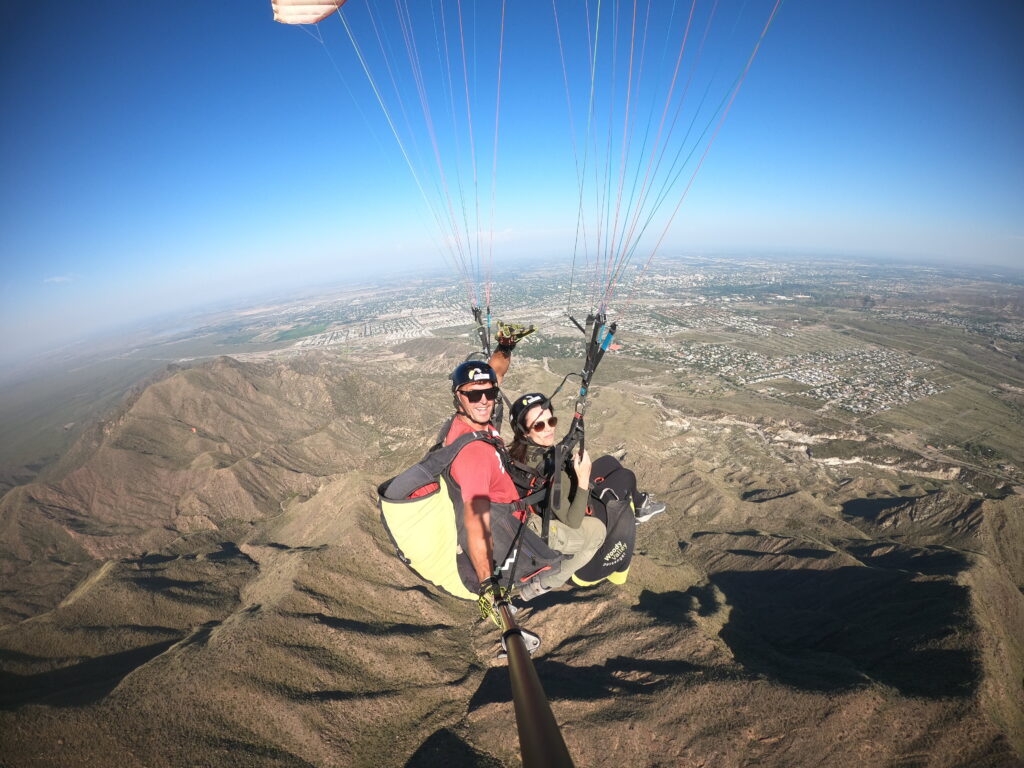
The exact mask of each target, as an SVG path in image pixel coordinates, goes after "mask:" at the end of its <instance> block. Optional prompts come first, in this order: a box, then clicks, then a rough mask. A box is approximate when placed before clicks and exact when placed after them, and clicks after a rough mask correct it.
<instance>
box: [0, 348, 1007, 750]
mask: <svg viewBox="0 0 1024 768" xmlns="http://www.w3.org/2000/svg"><path fill="white" fill-rule="evenodd" d="M462 351H463V346H462V345H459V344H449V343H447V342H443V341H440V340H419V341H417V342H415V343H409V344H407V345H405V346H404V347H399V348H397V349H395V350H392V351H390V352H388V353H387V354H382V355H380V356H378V357H376V358H375V359H369V358H368V359H364V360H361V361H358V363H357V362H355V361H346V362H339V361H338V360H337V359H332V358H329V357H327V356H317V355H307V356H302V357H293V358H291V359H290V360H289V361H287V362H281V361H280V360H276V361H264V362H252V363H241V362H237V361H235V360H232V359H229V358H221V359H220V360H218V361H216V362H214V363H211V364H206V365H202V366H197V367H195V368H193V369H190V370H184V371H178V372H175V373H173V374H171V375H169V376H168V377H167V378H165V379H164V380H162V381H159V382H157V383H155V384H152V385H151V386H149V387H148V388H147V389H145V390H144V391H142V392H141V393H139V394H137V395H134V396H132V397H131V398H130V399H129V400H128V401H127V402H126V403H125V404H124V405H123V407H122V408H121V409H120V410H119V411H118V412H117V413H116V414H115V415H114V416H112V417H111V418H109V419H107V420H105V421H103V422H102V423H100V424H97V425H95V426H94V427H92V428H91V429H90V430H88V431H87V432H86V433H85V434H84V435H83V436H82V438H81V439H80V440H79V441H78V442H77V443H76V445H75V447H74V448H73V450H72V451H71V452H70V453H68V455H67V456H66V457H65V458H64V459H63V461H62V463H61V464H60V465H59V466H58V467H57V468H56V469H55V470H54V471H53V472H51V473H50V475H49V476H48V477H47V480H46V481H45V482H37V483H33V484H30V485H25V486H21V487H18V488H16V489H14V490H13V491H11V492H9V493H7V494H6V495H5V496H4V497H3V499H2V501H0V527H2V536H0V542H2V543H0V547H2V553H3V560H2V564H3V581H4V585H3V590H2V601H0V608H2V610H3V617H4V620H5V622H6V624H5V626H4V627H3V628H2V629H0V664H2V674H3V686H2V693H0V707H2V709H0V754H2V755H3V758H2V760H3V762H4V764H5V765H9V766H12V767H13V766H61V768H66V767H69V766H106V765H119V766H131V767H134V766H139V767H141V766H148V767H149V768H155V767H157V766H186V765H189V766H191V765H217V766H231V765H237V766H264V765H265V766H311V765H316V766H353V765H357V766H358V765H365V766H391V765H393V766H428V765H438V764H444V765H446V766H503V765H516V764H518V750H517V742H516V736H515V730H514V726H513V720H512V706H511V703H510V700H509V691H508V686H507V676H506V671H505V668H504V665H503V663H499V662H496V661H495V660H494V657H495V653H496V650H497V647H498V646H497V636H496V633H495V632H494V630H493V628H492V627H491V626H490V625H485V624H483V623H480V622H479V621H477V620H476V619H475V617H474V614H475V608H474V607H473V606H471V605H468V604H466V603H463V602H460V601H457V600H455V599H453V598H449V597H446V596H444V595H441V594H438V593H437V592H436V591H435V590H433V589H431V588H428V587H426V586H424V585H423V584H422V583H420V582H419V581H418V580H417V579H416V578H415V577H414V576H413V575H412V574H411V573H410V572H409V571H408V570H407V569H406V568H405V567H404V566H403V565H402V564H401V563H400V562H399V561H398V560H397V559H396V558H395V557H394V556H393V555H392V548H391V546H390V544H389V542H388V540H387V536H386V534H385V533H384V531H383V530H382V528H381V526H380V525H379V523H378V521H377V514H376V509H375V503H374V494H373V488H374V487H375V484H376V483H377V482H379V481H381V480H383V479H385V478H386V477H388V476H389V475H391V474H393V473H394V472H396V471H398V470H399V469H401V468H403V467H404V466H406V465H408V464H409V463H411V462H412V461H414V460H416V459H417V458H419V456H420V455H421V454H422V452H423V451H424V449H425V448H426V447H427V445H428V442H429V436H430V435H431V434H432V433H433V430H434V429H435V428H436V427H437V426H438V423H439V421H440V417H441V416H442V415H443V414H444V413H445V411H446V409H447V408H448V405H449V397H448V395H447V388H446V381H445V377H446V374H447V372H448V371H449V370H450V368H451V367H452V363H453V362H454V361H456V360H458V359H459V357H460V356H461V354H462ZM606 366H607V367H606V369H604V370H603V371H602V374H603V375H604V379H603V380H602V381H601V382H600V383H601V386H600V387H599V388H598V390H597V394H596V396H595V398H594V401H593V405H592V410H591V421H590V423H591V428H590V431H589V433H588V446H589V447H590V448H591V450H592V451H593V452H594V453H595V454H597V453H600V452H604V451H609V450H613V449H625V450H626V451H627V463H630V464H631V465H632V466H634V467H635V468H636V471H637V473H638V475H639V477H640V480H641V483H642V485H643V486H644V487H646V488H649V489H651V490H653V491H655V492H656V493H658V494H659V496H660V497H661V498H663V499H664V500H665V501H666V502H668V504H669V510H670V511H669V512H668V513H666V514H665V515H662V516H660V517H658V518H655V520H653V521H652V522H650V523H649V524H646V525H645V526H643V527H642V528H641V530H640V533H639V536H638V552H637V556H636V558H635V559H634V565H633V568H632V570H631V574H630V579H629V581H628V583H627V584H626V585H625V586H624V587H621V588H615V587H612V586H609V585H605V586H600V587H596V588H592V589H587V590H573V591H566V592H561V593H558V594H556V595H553V596H550V597H548V598H546V599H541V600H538V601H537V602H536V605H534V606H532V607H531V608H530V609H528V610H527V611H526V612H524V614H523V616H524V623H525V625H526V626H528V627H529V628H530V629H532V630H533V631H535V632H537V633H539V634H540V635H541V636H542V638H543V647H542V650H541V652H540V653H539V654H538V656H537V658H536V664H537V669H538V671H539V673H540V676H541V679H542V680H543V682H544V684H545V687H546V689H547V691H548V694H549V697H550V698H551V700H552V702H553V707H554V710H555V713H556V716H557V717H558V719H559V721H560V722H561V723H562V725H563V729H564V733H565V737H566V741H567V742H568V744H569V748H570V751H571V752H572V753H573V755H574V756H575V759H576V761H577V764H578V765H580V766H620V765H631V766H640V765H652V766H654V765H664V766H669V765H671V766H676V765H693V766H700V765H706V766H741V765H755V764H756V765H759V766H834V765H843V764H847V765H871V766H901V767H902V768H910V767H911V766H914V767H917V766H922V767H923V766H992V767H995V766H1011V765H1017V764H1019V763H1018V759H1019V758H1020V756H1021V755H1024V691H1022V688H1021V680H1022V678H1024V596H1022V592H1021V588H1022V587H1024V504H1022V499H1021V496H1019V495H1016V494H1013V493H1010V494H1009V495H1004V494H1000V495H1003V498H995V497H994V496H993V495H989V496H985V495H984V494H982V493H979V492H977V491H976V489H975V487H974V486H973V485H968V484H965V483H964V482H963V481H962V479H961V476H960V475H958V474H957V472H959V471H960V469H962V467H961V468H959V469H956V471H951V465H949V464H946V463H943V462H944V457H943V456H942V455H932V454H927V453H922V451H924V450H925V449H924V448H923V446H918V445H917V444H916V443H915V442H914V441H913V440H906V439H905V440H903V442H902V444H901V446H902V447H894V445H895V444H896V443H899V436H898V435H895V434H894V435H891V436H888V437H885V436H883V437H878V436H876V435H872V436H871V437H870V439H865V438H868V437H869V435H868V432H867V430H866V429H865V431H864V432H861V433H858V432H857V431H856V430H855V429H852V428H850V427H849V425H843V424H838V423H836V422H833V421H829V420H828V419H825V418H823V417H817V416H815V415H813V414H811V413H810V412H808V411H804V410H802V409H800V408H798V407H796V406H793V405H787V404H785V403H782V402H774V403H769V404H768V405H767V406H766V403H768V401H766V400H764V399H762V398H758V397H757V396H756V395H754V394H752V393H748V392H732V393H728V397H722V396H720V395H716V396H715V397H714V398H712V399H710V400H708V399H703V398H702V397H700V396H699V395H695V394H694V391H699V386H695V387H694V389H693V390H683V389H681V388H680V387H679V384H678V381H677V380H676V379H674V378H673V377H672V376H671V375H670V374H668V373H667V372H666V371H665V370H664V369H659V368H658V367H657V366H653V365H650V364H647V363H644V362H630V361H629V360H628V359H622V358H609V361H608V363H606ZM569 367H570V366H569V365H568V364H566V363H564V362H562V361H543V362H528V363H521V364H520V365H519V367H518V368H516V369H515V370H514V371H513V373H512V375H511V376H510V377H509V381H508V388H509V389H510V390H512V391H524V390H528V389H543V390H550V389H552V388H553V386H554V384H555V383H556V382H557V380H558V378H559V376H558V373H562V372H564V371H565V370H568V369H569ZM553 371H554V372H553ZM694 383H695V385H696V384H699V377H695V379H694ZM958 397H960V398H968V399H969V397H970V393H969V392H968V393H967V394H962V393H957V391H956V390H955V389H954V390H950V394H948V395H947V398H954V399H953V400H952V401H951V402H949V403H948V404H947V403H945V401H943V403H942V404H940V405H939V406H938V407H939V408H940V409H944V410H942V411H941V412H942V414H945V413H946V412H947V411H948V413H949V414H950V416H948V417H947V416H944V415H940V416H938V417H935V416H932V417H931V418H930V419H929V418H928V416H927V414H926V413H922V414H920V415H918V416H916V417H915V416H914V414H913V411H912V410H908V411H907V412H906V413H905V415H904V416H902V417H901V418H903V419H904V422H905V423H904V426H908V424H907V423H906V422H909V420H910V419H912V418H919V419H921V420H922V421H924V420H927V421H929V422H930V423H931V424H936V423H940V424H946V425H948V426H947V427H944V428H948V429H950V430H954V429H959V428H960V426H959V425H958V424H954V423H953V419H954V415H955V413H957V412H959V411H958V409H962V408H963V407H965V406H963V405H962V404H961V403H960V402H959V401H957V400H956V399H955V398H958ZM921 407H922V408H923V407H925V406H924V404H922V406H921ZM971 418H978V417H971ZM986 418H991V419H993V420H998V419H1005V418H1007V414H1004V413H997V412H993V413H991V414H989V415H987V416H986ZM883 422H884V419H879V420H878V422H877V423H878V424H882V423H883ZM1006 423H1012V424H1015V426H1012V427H1010V428H1007V427H1006V426H1005V423H1004V426H1003V430H1004V432H1005V431H1006V430H1007V429H1010V430H1016V432H1017V433H1018V434H1019V433H1020V421H1019V419H1018V420H1017V421H1016V422H1006ZM978 428H979V429H981V428H983V426H979V427H978ZM876 429H877V427H876ZM890 438H891V439H890ZM858 447H860V449H859V448H858ZM816 449H817V451H818V453H816ZM819 454H820V455H819ZM844 462H846V463H844Z"/></svg>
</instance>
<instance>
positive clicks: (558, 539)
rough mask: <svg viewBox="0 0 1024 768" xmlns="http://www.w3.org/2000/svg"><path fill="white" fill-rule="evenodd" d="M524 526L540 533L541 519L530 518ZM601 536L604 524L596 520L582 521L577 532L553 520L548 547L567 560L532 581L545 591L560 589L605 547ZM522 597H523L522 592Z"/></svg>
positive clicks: (535, 516) (536, 516) (603, 531)
mask: <svg viewBox="0 0 1024 768" xmlns="http://www.w3.org/2000/svg"><path fill="white" fill-rule="evenodd" d="M527 525H529V526H530V528H531V530H533V531H534V533H537V534H539V533H540V517H539V516H538V515H533V516H532V517H531V518H530V521H529V522H528V523H527ZM604 536H605V527H604V523H602V522H601V521H600V520H598V519H597V518H596V517H590V516H587V517H584V518H583V522H582V523H580V527H579V528H570V527H569V526H567V525H565V524H564V523H562V522H560V521H558V520H552V521H551V530H550V532H549V536H548V546H550V547H551V548H552V549H554V550H556V551H557V552H561V553H562V554H563V555H566V558H565V559H564V560H562V561H561V562H560V563H558V565H556V566H555V567H554V568H552V569H551V570H549V571H544V572H543V573H541V574H540V575H539V576H537V577H535V579H533V580H534V581H538V582H539V584H540V586H541V587H543V588H544V589H545V590H547V589H557V588H558V587H560V586H562V585H563V584H565V582H567V581H568V580H569V579H570V578H571V577H572V575H573V574H574V573H576V571H578V570H579V569H580V568H582V567H583V566H584V565H586V564H587V563H588V562H590V558H592V557H593V556H594V554H595V553H596V552H597V550H599V549H600V548H601V545H602V544H603V543H604ZM523 596H524V597H526V594H525V591H524V594H523ZM527 599H528V598H527Z"/></svg>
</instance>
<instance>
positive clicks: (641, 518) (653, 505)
mask: <svg viewBox="0 0 1024 768" xmlns="http://www.w3.org/2000/svg"><path fill="white" fill-rule="evenodd" d="M664 511H665V502H663V501H655V500H654V498H653V497H652V496H651V494H649V493H641V494H640V506H639V507H637V508H636V512H635V515H636V521H637V522H638V523H646V522H647V521H648V520H650V519H651V518H652V517H654V516H655V515H660V514H661V513H662V512H664Z"/></svg>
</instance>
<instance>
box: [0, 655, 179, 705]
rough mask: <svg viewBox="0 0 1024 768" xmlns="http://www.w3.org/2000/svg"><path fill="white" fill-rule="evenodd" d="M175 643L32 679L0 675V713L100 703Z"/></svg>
mask: <svg viewBox="0 0 1024 768" xmlns="http://www.w3.org/2000/svg"><path fill="white" fill-rule="evenodd" d="M178 639H179V638H174V639H173V640H165V641H163V642H160V643H153V644H152V645H147V646H144V647H142V648H134V649H132V650H130V651H122V652H121V653H112V654H109V655H107V656H99V657H97V658H95V659H88V660H87V661H82V662H79V663H78V664H72V665H71V666H68V667H61V668H60V669H54V670H50V671H49V672H40V673H38V674H35V675H18V674H14V673H10V672H5V673H0V684H2V685H0V688H2V690H3V693H0V709H6V710H11V709H17V708H18V707H20V706H23V705H25V704H33V703H45V704H47V705H48V706H51V707H75V706H83V705H86V704H91V703H93V702H96V701H99V700H100V699H102V698H103V697H104V696H106V695H107V694H108V693H110V692H111V691H112V690H114V688H116V687H117V684H118V683H120V682H121V681H122V680H123V679H124V678H125V677H126V676H127V675H128V673H129V672H131V671H132V670H135V669H138V668H139V667H141V666H142V665H143V664H145V663H147V662H148V661H150V660H152V659H155V658H156V657H157V656H159V655H160V654H161V653H163V652H164V651H166V650H167V649H168V648H170V647H171V646H172V645H174V644H175V643H176V642H178Z"/></svg>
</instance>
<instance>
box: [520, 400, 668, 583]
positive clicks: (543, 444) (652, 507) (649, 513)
mask: <svg viewBox="0 0 1024 768" xmlns="http://www.w3.org/2000/svg"><path fill="white" fill-rule="evenodd" d="M511 422H512V429H513V431H514V433H515V437H514V438H513V441H512V446H511V448H510V449H509V455H510V456H511V457H512V460H513V477H514V478H515V480H516V484H517V485H518V486H519V487H520V492H521V493H524V492H526V491H528V490H529V488H530V487H531V485H535V484H536V483H537V482H544V481H545V480H546V479H547V478H550V477H551V476H553V472H554V467H552V466H550V463H551V456H552V450H551V449H552V448H553V447H554V445H555V426H556V425H557V424H558V418H557V417H556V416H555V415H554V409H553V407H552V405H551V402H550V401H549V400H548V398H547V397H546V396H545V395H543V394H541V393H540V392H531V393H530V394H527V395H523V396H522V397H520V398H517V399H516V401H515V402H514V403H513V404H512V413H511ZM534 478H537V479H536V480H535V479H534ZM562 487H563V488H566V489H568V493H564V494H562V499H561V504H560V506H559V508H558V509H553V510H552V512H553V517H554V518H555V519H554V520H553V521H552V522H551V532H550V538H549V544H551V546H552V547H553V548H554V549H556V550H558V551H559V552H562V553H563V554H573V557H572V558H571V559H568V560H564V561H562V563H561V564H560V567H559V568H558V569H554V570H551V571H548V572H545V573H543V574H541V575H540V576H539V577H538V578H536V579H533V581H531V582H530V583H529V584H527V585H525V586H524V587H523V588H522V589H521V590H520V597H521V598H522V599H523V600H531V599H533V598H534V597H536V596H537V595H539V594H543V593H544V592H545V591H547V590H548V589H554V588H557V587H560V586H562V584H564V583H565V582H566V581H568V580H569V578H570V577H572V576H573V575H574V574H577V572H578V571H580V569H581V568H583V567H584V566H587V565H588V564H589V563H590V561H591V559H592V558H593V556H594V555H595V554H596V553H597V551H598V549H599V548H600V547H601V545H602V544H604V543H606V540H607V539H608V538H615V536H612V537H608V536H607V528H606V525H605V523H606V522H612V521H610V519H609V516H608V512H609V510H608V505H609V503H612V502H622V507H621V508H622V509H623V510H626V509H629V510H632V511H633V513H634V517H633V520H628V519H627V520H623V521H622V522H621V524H617V525H615V528H616V533H617V534H618V535H623V534H624V535H625V539H626V540H628V541H629V542H630V549H631V548H632V547H631V544H632V537H631V535H630V534H631V533H632V527H631V526H635V524H636V523H642V522H646V521H647V520H650V519H651V518H652V517H654V516H655V515H657V514H659V513H660V512H664V511H665V505H664V504H663V503H662V502H658V501H655V500H654V499H653V498H652V497H651V495H650V494H648V493H640V492H639V491H637V487H636V475H635V474H633V472H632V470H629V469H626V468H625V467H623V466H622V464H621V463H620V462H619V460H618V459H616V458H615V457H613V456H601V457H600V458H598V459H597V460H596V461H594V462H593V463H591V460H590V456H589V454H588V453H587V452H586V451H583V452H582V456H581V455H580V453H579V452H578V451H574V452H573V454H572V466H571V467H569V466H567V467H565V468H563V469H562ZM588 505H589V506H588ZM527 525H528V526H530V528H531V529H532V530H534V532H535V533H540V527H541V521H540V518H539V516H537V515H533V516H531V518H530V520H529V521H528V522H527ZM575 581H576V583H578V584H584V583H587V582H588V580H586V579H581V578H580V577H579V576H577V578H576V579H575Z"/></svg>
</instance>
